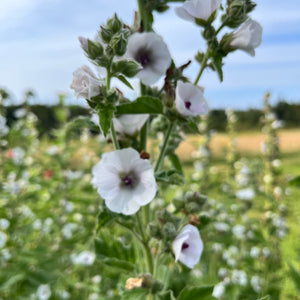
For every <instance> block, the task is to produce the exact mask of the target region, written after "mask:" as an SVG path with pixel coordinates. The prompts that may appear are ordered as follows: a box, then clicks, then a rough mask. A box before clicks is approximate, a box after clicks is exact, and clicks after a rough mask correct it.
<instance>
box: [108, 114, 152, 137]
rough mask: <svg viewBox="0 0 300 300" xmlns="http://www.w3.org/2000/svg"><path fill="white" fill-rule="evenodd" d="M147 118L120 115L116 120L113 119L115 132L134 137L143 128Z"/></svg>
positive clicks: (144, 116) (137, 115)
mask: <svg viewBox="0 0 300 300" xmlns="http://www.w3.org/2000/svg"><path fill="white" fill-rule="evenodd" d="M148 117H149V115H147V114H141V115H139V114H129V115H121V116H119V117H118V118H113V123H114V126H115V130H116V131H117V132H120V133H125V134H128V135H134V134H135V133H136V132H137V131H139V130H140V129H141V128H142V127H143V125H144V124H145V122H146V120H147V119H148Z"/></svg>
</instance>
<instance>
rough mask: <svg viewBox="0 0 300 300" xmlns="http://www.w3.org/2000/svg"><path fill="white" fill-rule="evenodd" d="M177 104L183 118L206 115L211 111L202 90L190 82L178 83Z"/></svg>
mask: <svg viewBox="0 0 300 300" xmlns="http://www.w3.org/2000/svg"><path fill="white" fill-rule="evenodd" d="M175 104H176V109H177V111H178V112H179V113H180V114H181V115H183V116H198V115H205V114H207V113H208V111H209V109H208V105H207V102H206V100H205V98H204V96H203V91H202V89H201V88H200V87H198V86H195V85H194V84H192V83H190V82H183V81H178V83H177V87H176V97H175Z"/></svg>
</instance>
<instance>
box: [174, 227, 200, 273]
mask: <svg viewBox="0 0 300 300" xmlns="http://www.w3.org/2000/svg"><path fill="white" fill-rule="evenodd" d="M172 248H173V252H174V254H175V261H178V260H179V261H180V262H182V263H183V264H184V265H186V266H187V267H188V268H190V269H192V268H193V267H194V266H195V265H196V264H197V263H198V262H199V260H200V257H201V254H202V251H203V242H202V240H201V237H200V233H199V231H198V229H197V228H196V227H195V226H193V225H190V224H188V225H186V226H184V227H183V229H182V230H181V232H180V233H179V235H178V236H177V237H176V239H175V240H174V241H173V244H172Z"/></svg>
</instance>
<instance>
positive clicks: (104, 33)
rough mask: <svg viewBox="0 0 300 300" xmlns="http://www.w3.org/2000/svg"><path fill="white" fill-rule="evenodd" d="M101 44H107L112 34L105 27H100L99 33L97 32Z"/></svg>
mask: <svg viewBox="0 0 300 300" xmlns="http://www.w3.org/2000/svg"><path fill="white" fill-rule="evenodd" d="M99 34H100V36H101V38H102V40H103V42H105V43H109V42H110V40H111V39H112V37H113V35H114V33H113V32H112V30H110V29H109V28H107V27H105V26H100V32H99Z"/></svg>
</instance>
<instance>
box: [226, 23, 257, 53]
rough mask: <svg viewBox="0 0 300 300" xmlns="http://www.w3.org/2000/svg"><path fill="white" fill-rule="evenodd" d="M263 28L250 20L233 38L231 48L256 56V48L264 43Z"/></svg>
mask: <svg viewBox="0 0 300 300" xmlns="http://www.w3.org/2000/svg"><path fill="white" fill-rule="evenodd" d="M262 31H263V29H262V27H261V25H260V24H259V23H258V22H256V21H253V20H252V19H248V20H247V21H246V22H245V23H244V24H243V25H242V26H241V28H240V29H239V30H238V31H237V32H235V33H234V34H233V36H232V40H231V42H230V46H231V47H233V48H235V49H241V50H244V51H245V52H247V53H248V54H250V55H251V56H254V55H255V50H254V49H255V48H257V47H258V46H259V45H260V44H261V42H262Z"/></svg>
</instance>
